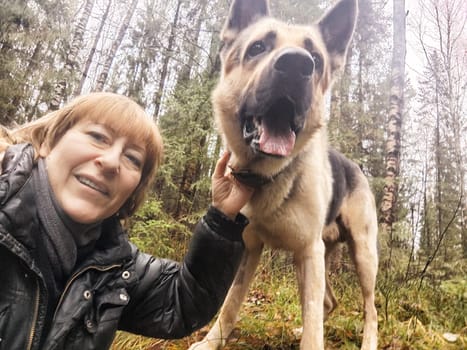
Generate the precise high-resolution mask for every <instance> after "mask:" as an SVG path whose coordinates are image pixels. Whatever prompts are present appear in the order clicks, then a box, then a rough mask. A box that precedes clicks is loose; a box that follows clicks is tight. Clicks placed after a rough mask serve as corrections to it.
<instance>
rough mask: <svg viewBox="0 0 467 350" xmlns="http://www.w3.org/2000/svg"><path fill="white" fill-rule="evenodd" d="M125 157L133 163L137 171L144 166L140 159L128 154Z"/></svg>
mask: <svg viewBox="0 0 467 350" xmlns="http://www.w3.org/2000/svg"><path fill="white" fill-rule="evenodd" d="M125 157H126V158H127V159H128V160H129V161H130V162H131V164H132V165H133V166H135V167H136V168H137V169H141V168H142V166H143V161H142V160H141V159H140V158H139V157H138V156H135V155H133V154H126V155H125Z"/></svg>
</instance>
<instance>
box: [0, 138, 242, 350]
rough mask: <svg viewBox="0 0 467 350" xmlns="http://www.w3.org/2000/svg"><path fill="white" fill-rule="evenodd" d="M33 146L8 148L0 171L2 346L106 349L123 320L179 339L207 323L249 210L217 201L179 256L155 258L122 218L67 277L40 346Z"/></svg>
mask: <svg viewBox="0 0 467 350" xmlns="http://www.w3.org/2000/svg"><path fill="white" fill-rule="evenodd" d="M33 153H34V152H33V149H32V147H31V146H30V145H16V146H12V147H10V148H9V149H8V150H7V153H6V154H5V159H4V161H3V164H2V165H3V173H2V174H1V176H0V349H1V350H16V349H39V348H42V349H46V350H54V349H66V350H73V349H79V350H85V349H99V350H103V349H108V348H109V347H110V345H111V343H112V340H113V338H114V336H115V332H116V331H117V329H121V330H126V331H129V332H133V333H137V334H142V335H146V336H152V337H157V338H180V337H183V336H186V335H188V334H190V333H191V332H193V331H194V330H196V329H198V328H200V327H202V326H203V325H205V324H206V323H207V322H209V320H210V319H211V318H212V317H213V316H214V315H215V313H216V312H217V310H218V308H219V307H220V305H221V304H222V302H223V299H224V297H225V295H226V293H227V290H228V288H229V286H230V284H231V282H232V280H233V276H234V274H235V272H236V270H237V267H238V264H239V261H240V257H241V254H242V252H243V242H242V241H241V232H242V230H243V228H244V226H245V225H246V223H247V221H246V218H244V217H243V216H241V215H239V216H238V217H237V221H236V222H235V223H234V222H232V221H230V220H228V219H227V218H226V217H224V216H223V215H222V214H221V213H220V212H218V211H217V210H216V209H215V208H210V209H209V210H208V212H207V214H206V215H205V216H204V217H203V218H202V219H201V220H200V222H199V223H198V224H197V226H196V228H195V230H194V235H193V239H192V241H191V244H190V247H189V250H188V253H187V255H186V257H185V259H184V261H183V262H182V263H177V262H174V261H170V260H165V259H159V258H154V257H152V256H149V255H147V254H144V253H142V252H140V251H139V250H138V249H137V248H136V247H135V246H134V245H133V244H131V243H130V242H129V241H128V239H127V237H126V234H125V232H124V231H123V230H122V228H121V226H120V224H119V222H118V221H117V220H116V219H110V220H107V221H106V222H105V227H104V229H103V233H102V235H106V234H107V235H108V237H109V239H108V240H107V241H106V242H105V245H104V246H102V245H101V246H100V247H99V248H98V249H96V250H95V252H94V253H92V254H91V256H89V257H88V258H86V260H85V261H84V262H83V263H82V264H81V266H78V267H76V270H75V272H74V273H73V274H72V276H71V277H70V279H69V281H68V282H67V284H66V286H65V289H64V291H63V293H62V295H61V298H60V301H59V303H58V306H57V308H56V310H55V315H54V318H53V322H52V326H51V329H50V331H49V333H48V335H47V337H46V340H45V343H44V344H43V346H41V347H40V345H39V340H40V338H41V333H42V331H43V326H44V319H45V314H46V309H47V305H46V303H47V288H46V285H45V283H44V279H43V276H42V274H41V271H39V269H38V267H37V265H36V262H35V261H34V259H33V258H32V254H31V252H32V251H33V250H34V249H35V248H36V247H35V241H34V239H33V235H35V234H37V232H38V230H39V226H38V225H39V221H38V219H37V214H36V209H35V208H36V206H37V205H38V204H39V205H40V203H35V196H34V188H33V185H32V181H31V171H32V169H33V167H34V166H35V164H34V160H33Z"/></svg>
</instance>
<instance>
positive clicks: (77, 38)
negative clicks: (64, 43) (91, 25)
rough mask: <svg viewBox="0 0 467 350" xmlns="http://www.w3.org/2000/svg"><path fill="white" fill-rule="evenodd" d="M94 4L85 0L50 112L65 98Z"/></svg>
mask: <svg viewBox="0 0 467 350" xmlns="http://www.w3.org/2000/svg"><path fill="white" fill-rule="evenodd" d="M94 2H95V0H86V2H85V5H84V8H83V12H82V13H81V17H80V19H79V20H78V22H77V24H76V27H75V31H74V33H73V38H72V40H71V44H70V48H69V50H67V53H66V60H65V67H64V68H63V71H62V72H61V79H60V81H59V82H58V83H57V84H56V85H55V91H54V95H53V97H52V99H51V101H50V103H49V108H50V109H51V110H57V109H58V108H59V107H60V104H61V103H62V100H63V98H64V97H65V91H66V88H67V84H68V81H71V77H72V75H73V73H74V70H75V69H76V68H77V67H78V61H77V57H78V53H79V50H80V49H81V48H82V46H83V36H84V32H85V30H86V26H87V23H88V21H89V18H90V16H91V12H92V8H93V6H94Z"/></svg>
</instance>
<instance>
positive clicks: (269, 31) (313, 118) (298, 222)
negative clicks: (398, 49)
mask: <svg viewBox="0 0 467 350" xmlns="http://www.w3.org/2000/svg"><path fill="white" fill-rule="evenodd" d="M356 13H357V1H356V0H341V1H339V3H338V4H337V5H335V7H333V9H331V10H330V11H328V13H327V14H326V15H325V16H323V17H322V19H321V20H320V21H318V22H317V23H315V24H313V25H311V26H296V25H289V24H286V23H284V22H281V21H278V20H276V19H274V18H271V17H269V9H268V4H267V2H266V0H234V2H233V4H232V6H231V12H230V17H229V19H228V20H227V23H226V26H225V28H224V31H223V34H222V39H223V41H224V48H223V50H222V52H221V58H222V76H221V79H220V82H219V84H218V85H217V87H216V89H215V91H214V93H213V105H214V109H215V118H216V121H217V124H218V126H219V129H220V132H221V133H222V135H223V137H224V139H225V142H226V145H227V147H228V149H229V150H230V151H231V152H232V158H231V164H230V165H231V167H232V169H233V172H234V173H237V172H238V173H241V172H242V171H246V172H247V173H248V174H253V176H258V177H260V178H261V179H266V181H264V183H262V184H261V185H258V188H257V189H256V191H255V194H254V196H253V198H252V199H251V200H250V202H249V203H248V204H247V205H246V206H245V207H244V208H243V210H242V211H243V213H244V214H245V215H246V216H247V217H248V218H249V219H250V224H249V225H248V226H247V228H246V230H245V232H244V241H245V246H246V251H245V254H244V256H243V260H242V262H241V265H240V267H239V270H238V273H237V275H236V278H235V281H234V282H233V284H232V287H231V289H230V291H229V293H228V295H227V298H226V300H225V302H224V305H223V307H222V310H221V312H220V315H219V318H218V319H217V321H216V323H215V324H214V326H213V327H212V329H211V330H210V332H209V333H208V334H207V336H206V337H205V339H204V340H203V341H201V342H199V343H197V344H194V345H192V347H191V348H190V349H193V350H194V349H196V350H207V349H211V350H212V349H219V348H220V347H221V346H223V345H224V344H225V342H226V339H227V337H228V336H229V334H230V333H231V331H232V329H233V327H234V325H235V322H236V318H237V315H238V311H239V309H240V307H241V304H242V302H243V300H244V298H245V296H246V294H247V291H248V286H249V284H250V282H251V279H252V278H253V275H254V272H255V269H256V267H257V265H258V262H259V260H260V255H261V252H262V250H263V246H264V245H268V246H270V247H273V248H279V249H285V250H287V251H290V252H292V254H293V256H294V263H295V265H296V271H297V279H298V286H299V292H300V301H301V305H302V320H303V334H302V339H301V343H300V348H301V349H302V350H310V349H324V340H323V320H324V319H325V318H326V316H327V315H328V314H329V313H330V312H331V311H332V310H333V309H334V308H335V306H336V299H335V297H334V294H333V293H332V290H331V288H330V284H329V282H328V281H327V273H326V269H327V267H328V266H329V259H328V258H329V257H330V256H331V255H332V254H331V253H332V251H333V249H334V247H336V246H337V244H338V243H339V242H343V241H346V242H347V243H348V245H349V251H350V254H351V256H352V259H353V261H354V263H355V266H356V271H357V274H358V277H359V281H360V284H361V288H362V294H363V299H364V311H365V320H364V334H363V342H362V349H365V350H375V349H376V348H377V315H376V308H375V305H374V288H375V280H376V273H377V264H378V258H377V248H376V247H377V243H376V240H377V220H376V210H375V203H374V198H373V195H372V193H371V191H370V188H369V185H368V182H367V180H366V179H365V177H364V175H363V174H362V172H361V171H360V169H359V168H358V166H356V165H355V164H354V163H351V162H350V161H348V160H347V159H345V158H344V157H343V156H342V155H339V154H338V153H337V152H335V151H332V150H330V149H329V148H328V144H327V136H326V127H325V121H324V115H325V113H324V109H325V94H326V93H327V92H328V90H329V88H330V86H331V83H332V79H333V77H334V76H335V75H336V72H337V71H338V69H339V68H340V67H341V66H342V64H343V63H344V58H345V55H346V51H347V47H348V44H349V42H350V39H351V36H352V33H353V30H354V25H355V18H356ZM257 43H259V44H257ZM255 45H257V46H256V47H255ZM279 60H281V63H280V64H279V63H278V62H279ZM302 62H304V63H302ZM291 65H292V66H298V67H299V69H298V73H297V69H295V68H293V67H290V66H291ZM302 66H303V67H302ZM271 69H272V70H275V71H274V72H272V73H271ZM276 71H279V73H280V74H283V73H284V71H286V73H287V74H288V77H287V79H288V80H287V81H284V82H282V81H280V80H277V78H276V76H277V74H278V73H277V72H276ZM289 71H290V74H289ZM271 74H272V75H271ZM294 74H295V75H297V74H298V75H297V76H299V77H300V79H299V80H300V81H298V80H297V81H293V80H292V79H291V78H290V75H294ZM271 76H273V77H275V78H274V79H275V80H274V79H273V78H271ZM304 76H305V78H303V77H304ZM302 78H303V79H306V83H303V85H300V84H302V80H303V79H302ZM278 81H279V83H278ZM291 81H292V83H291ZM282 85H283V86H282ZM297 86H298V88H297ZM270 90H271V91H270ZM264 96H266V97H264ZM271 96H272V97H271ZM277 98H279V99H280V98H282V100H284V99H288V100H289V101H292V103H285V105H288V106H289V107H285V108H289V109H290V108H294V109H293V110H294V112H293V113H289V114H291V116H290V117H288V118H289V119H290V125H291V126H290V129H293V133H292V132H291V131H283V129H288V128H289V124H288V123H289V122H283V121H273V120H268V121H267V120H266V119H267V118H270V117H266V116H264V118H263V117H261V118H257V116H256V114H255V113H257V114H260V115H261V114H262V113H263V112H264V111H265V110H267V111H271V109H268V108H269V107H268V106H269V105H271V104H272V103H274V102H275V100H277ZM303 101H305V102H304V104H303V105H304V108H301V107H299V105H300V103H302V102H303ZM263 105H264V106H265V107H264V108H263ZM277 108H279V107H277ZM285 110H286V109H285ZM251 111H252V112H251ZM267 113H269V112H267ZM274 113H275V112H274ZM274 113H273V114H274ZM284 113H286V112H284ZM250 114H251V115H252V116H251V117H250V116H249V115H250ZM242 118H243V119H242ZM255 118H256V119H255ZM245 120H249V121H245ZM253 121H254V122H253ZM276 122H277V123H279V125H276V124H275V123H276ZM246 123H250V124H249V125H248V126H245V124H246ZM267 123H270V125H271V126H268V124H267ZM242 128H243V134H242ZM250 129H251V130H253V136H251V137H250V138H247V137H245V131H244V130H247V133H248V132H249V131H250ZM265 132H267V133H268V135H272V136H271V137H270V140H269V141H268V140H267V137H266V136H264V135H265ZM261 134H263V136H260V135H261ZM260 137H263V139H261V138H260ZM294 137H296V138H295V139H294ZM264 139H266V141H264ZM252 140H253V141H252ZM271 140H272V141H271ZM291 145H293V148H291ZM289 148H291V149H289ZM270 153H271V154H270ZM238 179H239V181H243V178H242V177H241V176H239V177H238ZM323 305H324V307H323Z"/></svg>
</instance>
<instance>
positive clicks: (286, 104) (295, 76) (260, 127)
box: [241, 48, 315, 157]
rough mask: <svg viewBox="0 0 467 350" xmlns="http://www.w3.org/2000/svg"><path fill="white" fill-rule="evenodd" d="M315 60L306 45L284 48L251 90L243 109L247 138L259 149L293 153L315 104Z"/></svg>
mask: <svg viewBox="0 0 467 350" xmlns="http://www.w3.org/2000/svg"><path fill="white" fill-rule="evenodd" d="M314 70H315V66H314V61H313V58H312V57H311V55H310V54H309V53H308V51H306V50H304V49H302V48H286V49H283V50H281V51H280V52H279V53H278V54H277V55H276V57H275V58H274V59H273V60H272V61H271V64H270V65H269V66H268V68H267V69H265V70H264V71H263V72H262V75H261V76H260V79H259V84H258V85H257V86H256V87H255V88H254V89H250V90H249V91H248V94H247V96H246V98H245V103H244V106H243V108H242V111H241V121H242V131H243V138H244V140H245V142H246V143H247V144H248V145H250V146H251V147H252V148H253V149H254V150H255V151H256V152H259V153H262V154H264V155H268V156H274V157H286V156H288V155H290V154H291V153H292V151H293V149H294V146H295V140H296V137H297V134H298V133H299V132H300V130H301V129H302V128H303V126H304V123H305V115H306V113H307V111H308V110H309V108H310V105H311V77H312V75H313V72H314Z"/></svg>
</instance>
